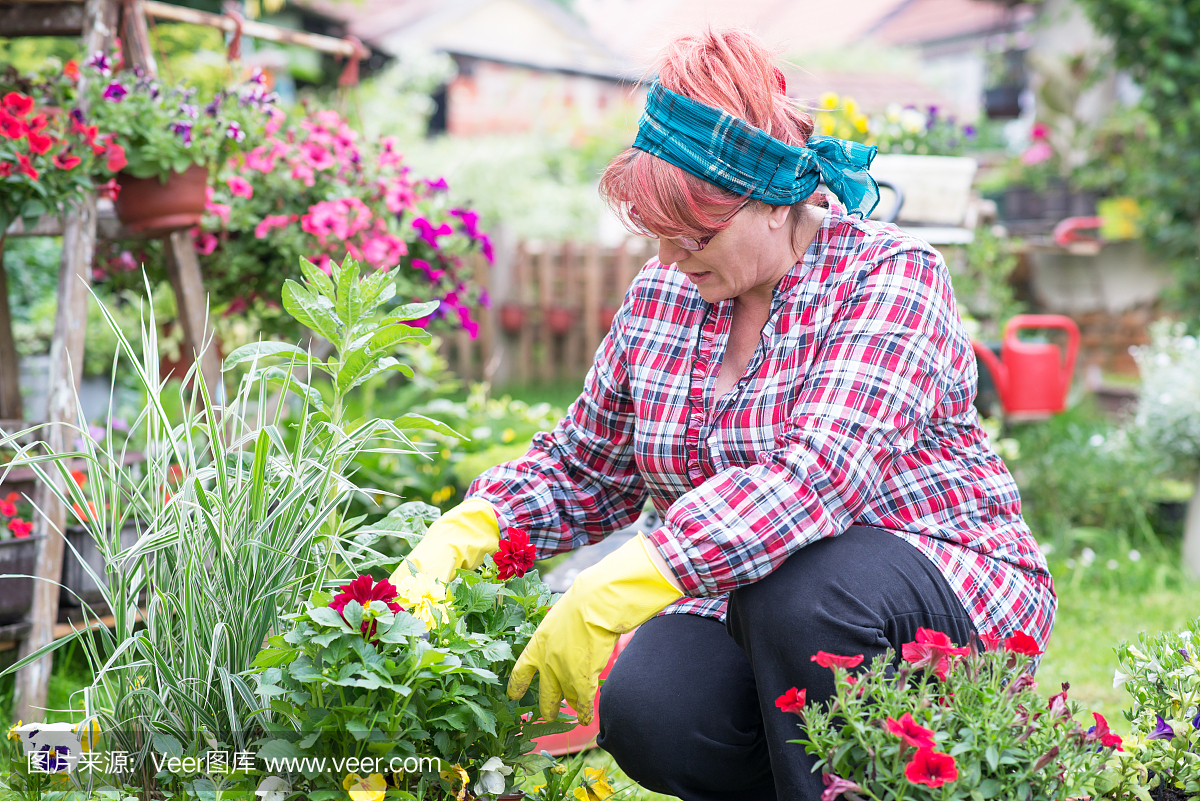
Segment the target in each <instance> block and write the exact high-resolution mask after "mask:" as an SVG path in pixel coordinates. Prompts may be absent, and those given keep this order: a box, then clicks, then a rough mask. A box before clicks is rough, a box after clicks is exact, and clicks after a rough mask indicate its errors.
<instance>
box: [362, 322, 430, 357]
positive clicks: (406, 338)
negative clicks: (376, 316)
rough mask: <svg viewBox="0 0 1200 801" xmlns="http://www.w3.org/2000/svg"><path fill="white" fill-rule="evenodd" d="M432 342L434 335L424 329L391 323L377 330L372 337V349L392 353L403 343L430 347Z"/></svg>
mask: <svg viewBox="0 0 1200 801" xmlns="http://www.w3.org/2000/svg"><path fill="white" fill-rule="evenodd" d="M432 341H433V335H432V334H430V333H429V332H428V331H426V330H425V329H424V328H414V327H412V326H411V325H405V324H404V323H391V324H389V325H386V326H383V327H381V328H379V329H377V330H376V332H375V333H374V334H372V335H371V348H372V349H373V350H376V351H390V350H391V349H392V348H394V347H395V346H396V345H398V344H400V343H401V342H420V343H421V344H422V345H428V344H429V343H430V342H432Z"/></svg>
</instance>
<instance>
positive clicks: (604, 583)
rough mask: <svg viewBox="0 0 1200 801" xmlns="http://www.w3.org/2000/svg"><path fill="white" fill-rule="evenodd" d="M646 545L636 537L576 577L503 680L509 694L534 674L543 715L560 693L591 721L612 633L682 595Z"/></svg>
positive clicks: (553, 708) (517, 693)
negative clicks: (656, 562)
mask: <svg viewBox="0 0 1200 801" xmlns="http://www.w3.org/2000/svg"><path fill="white" fill-rule="evenodd" d="M652 547H654V546H652V545H650V544H649V543H648V542H646V538H645V537H643V536H642V535H641V534H639V535H638V536H637V537H635V538H634V539H632V540H630V541H629V542H627V543H625V544H624V545H622V546H621V547H620V548H618V549H617V550H615V551H613V552H612V553H611V554H609V555H608V556H606V557H604V558H603V559H601V560H600V561H599V562H597V563H596V564H595V565H593V566H592V567H589V568H588V569H587V570H585V571H583V572H582V573H580V574H579V578H577V579H575V583H574V584H572V585H571V588H570V589H569V590H567V592H566V594H565V595H563V597H562V598H560V599H558V602H557V603H555V604H554V606H553V608H551V609H550V611H549V612H548V613H547V614H546V617H545V619H544V620H542V624H541V625H540V626H538V628H537V631H535V632H534V633H533V637H532V638H531V639H530V640H529V644H528V645H526V646H525V650H524V651H522V652H521V657H520V658H519V659H518V660H517V664H516V665H515V666H514V667H513V673H512V678H511V679H509V681H508V697H509V698H512V699H514V700H515V699H517V698H520V697H521V696H522V695H524V694H525V691H526V690H528V689H529V683H530V682H531V681H533V674H534V673H538V672H540V673H541V680H540V682H539V692H538V705H539V706H540V707H541V712H542V717H543V718H545V719H546V720H554V719H555V718H557V717H558V708H559V705H560V704H561V703H562V700H563V698H564V697H565V698H566V700H567V703H568V704H570V705H571V707H572V708H573V709H574V710H575V712H576V713H577V714H578V715H579V722H580V723H590V722H591V720H592V708H593V706H594V704H595V700H596V686H597V684H598V683H599V681H600V671H602V670H604V666H605V665H606V664H608V659H609V657H610V656H612V652H613V647H614V646H615V645H616V643H617V638H618V637H619V636H620V635H621V634H623V633H625V632H627V631H632V630H633V629H634V628H636V627H638V626H640V625H641V624H643V623H645V622H646V621H647V620H649V619H650V618H652V617H654V616H655V615H656V614H658V613H659V612H661V611H662V610H663V608H665V607H666V606H667V605H668V604H670V603H671V602H672V601H675V600H677V599H678V598H679V597H680V596H682V595H683V593H682V592H680V591H679V589H678V588H676V587H675V586H674V585H673V584H672V583H671V582H670V581H668V580H667V578H666V577H665V576H663V574H662V572H661V571H660V570H659V569H658V567H657V566H656V565H655V564H654V562H653V561H652V560H651V558H650V554H649V553H648V549H649V548H652Z"/></svg>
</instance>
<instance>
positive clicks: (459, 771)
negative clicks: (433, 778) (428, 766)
mask: <svg viewBox="0 0 1200 801" xmlns="http://www.w3.org/2000/svg"><path fill="white" fill-rule="evenodd" d="M438 776H440V777H441V779H442V781H444V782H446V784H449V785H450V787H451V788H453V787H454V785H456V784H461V785H462V786H461V787H459V788H458V792H457V793H455V795H454V797H455V798H457V799H458V801H463V799H464V798H466V797H467V783H468V782H470V781H471V777H470V776H468V775H467V772H466V771H465V770H463V767H462V765H451V766H450V770H443V771H441V772H440V773H438Z"/></svg>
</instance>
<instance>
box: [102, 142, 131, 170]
mask: <svg viewBox="0 0 1200 801" xmlns="http://www.w3.org/2000/svg"><path fill="white" fill-rule="evenodd" d="M104 159H105V162H104V166H105V168H106V169H107V170H108V171H109V172H120V171H121V170H123V169H125V165H126V164H128V163H129V159H127V158H125V148H123V147H121V146H120V145H118V144H117V143H116V142H111V143H109V145H108V149H107V150H105V151H104Z"/></svg>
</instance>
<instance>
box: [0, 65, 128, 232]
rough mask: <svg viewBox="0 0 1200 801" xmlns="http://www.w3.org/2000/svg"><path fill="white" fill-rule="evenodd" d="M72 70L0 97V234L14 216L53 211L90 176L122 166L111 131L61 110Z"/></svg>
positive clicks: (30, 219)
mask: <svg viewBox="0 0 1200 801" xmlns="http://www.w3.org/2000/svg"><path fill="white" fill-rule="evenodd" d="M68 66H70V65H68ZM71 74H74V75H77V74H78V70H77V69H76V70H75V71H74V72H72V71H71V70H69V69H68V70H67V71H65V73H64V75H61V76H57V77H55V78H52V79H50V80H47V81H44V82H41V83H39V84H37V85H35V86H34V87H33V88H32V90H31V92H30V93H29V94H25V93H22V92H8V93H7V94H5V95H4V96H3V98H2V99H0V239H3V233H4V231H6V230H8V226H9V225H10V224H11V223H12V222H13V221H14V220H16V219H24V220H25V221H26V225H29V226H32V224H33V223H34V222H35V221H36V220H37V218H38V217H39V216H41V215H42V214H58V213H59V212H60V211H61V210H62V208H63V205H64V204H65V203H67V202H69V201H71V200H74V199H76V198H78V197H80V196H82V194H83V193H84V192H87V191H90V190H91V189H92V188H93V185H94V184H93V180H94V178H95V177H103V176H107V175H109V174H111V173H114V172H116V171H118V170H120V169H122V168H123V167H125V150H124V148H123V147H122V146H121V145H120V144H118V143H117V142H116V141H115V140H114V138H113V135H112V133H111V132H109V131H108V130H107V129H105V130H104V131H103V132H102V131H101V129H100V128H98V127H97V126H95V125H83V124H82V122H81V120H80V117H79V115H78V114H74V113H73V114H71V115H66V114H63V113H61V109H62V104H61V102H60V97H61V95H62V94H63V93H64V92H65V91H66V90H67V88H68V86H69V85H71V84H73V81H72V79H71V78H70V77H68V76H69V75H71ZM39 101H40V104H44V105H39Z"/></svg>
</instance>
